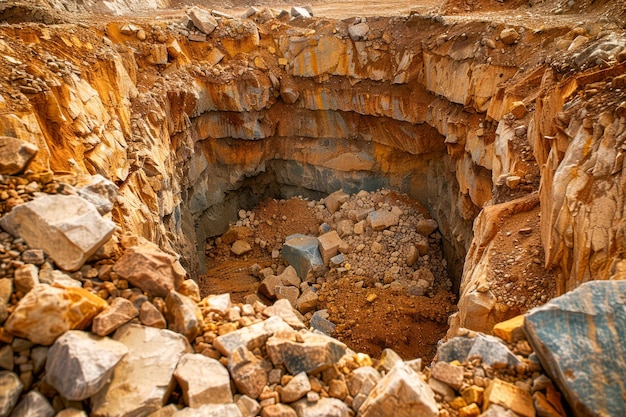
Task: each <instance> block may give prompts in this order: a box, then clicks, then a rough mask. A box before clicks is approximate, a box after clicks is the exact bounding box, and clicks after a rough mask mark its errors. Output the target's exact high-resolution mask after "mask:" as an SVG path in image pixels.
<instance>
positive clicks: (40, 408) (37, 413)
mask: <svg viewBox="0 0 626 417" xmlns="http://www.w3.org/2000/svg"><path fill="white" fill-rule="evenodd" d="M55 414H56V411H55V410H54V408H52V406H51V405H50V403H49V402H48V400H47V399H46V397H44V396H43V395H41V394H40V393H39V392H37V391H30V392H28V393H27V394H26V395H25V396H24V398H22V401H20V402H19V403H18V404H17V405H16V406H15V408H14V409H13V412H12V413H11V417H53V416H54V415H55Z"/></svg>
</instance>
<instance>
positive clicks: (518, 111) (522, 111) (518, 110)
mask: <svg viewBox="0 0 626 417" xmlns="http://www.w3.org/2000/svg"><path fill="white" fill-rule="evenodd" d="M527 111H528V110H527V109H526V105H525V104H524V102H523V101H514V102H513V107H511V114H512V115H513V117H515V118H516V119H517V120H519V119H522V118H523V117H524V116H526V112H527Z"/></svg>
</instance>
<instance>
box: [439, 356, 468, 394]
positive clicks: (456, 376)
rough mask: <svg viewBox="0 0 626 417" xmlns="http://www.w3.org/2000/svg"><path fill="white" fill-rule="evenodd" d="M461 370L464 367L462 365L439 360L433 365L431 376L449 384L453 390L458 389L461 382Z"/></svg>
mask: <svg viewBox="0 0 626 417" xmlns="http://www.w3.org/2000/svg"><path fill="white" fill-rule="evenodd" d="M463 371H464V368H463V367H462V366H456V365H451V364H449V363H447V362H442V361H439V362H437V363H436V364H435V366H433V368H432V370H431V376H432V377H433V378H436V379H438V380H439V381H441V382H443V383H446V384H448V385H450V386H451V387H452V388H454V389H455V390H458V389H460V388H461V385H462V384H463Z"/></svg>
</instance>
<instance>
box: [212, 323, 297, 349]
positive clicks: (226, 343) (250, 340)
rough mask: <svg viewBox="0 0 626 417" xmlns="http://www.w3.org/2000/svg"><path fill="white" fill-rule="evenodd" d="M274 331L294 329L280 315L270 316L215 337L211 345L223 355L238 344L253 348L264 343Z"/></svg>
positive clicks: (290, 330)
mask: <svg viewBox="0 0 626 417" xmlns="http://www.w3.org/2000/svg"><path fill="white" fill-rule="evenodd" d="M276 331H280V332H293V331H294V330H293V329H292V328H291V326H289V325H288V324H287V323H285V322H284V321H283V319H281V318H280V317H270V318H268V319H267V320H265V321H262V322H260V323H255V324H253V325H252V326H248V327H243V328H241V329H238V330H236V331H234V332H230V333H227V334H225V335H222V336H218V337H216V338H215V341H214V342H213V345H214V346H215V348H216V349H217V350H219V351H220V352H221V353H222V354H223V355H225V356H229V355H230V354H231V352H232V351H233V350H235V349H236V348H237V347H239V346H245V347H247V348H248V349H251V350H254V349H256V348H258V347H261V346H263V345H264V344H265V342H266V340H267V339H268V338H269V337H270V336H271V335H272V334H273V333H274V332H276Z"/></svg>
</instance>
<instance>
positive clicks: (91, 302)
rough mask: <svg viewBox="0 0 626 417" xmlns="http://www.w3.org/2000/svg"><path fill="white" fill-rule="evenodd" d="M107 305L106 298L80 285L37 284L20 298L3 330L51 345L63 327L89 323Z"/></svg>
mask: <svg viewBox="0 0 626 417" xmlns="http://www.w3.org/2000/svg"><path fill="white" fill-rule="evenodd" d="M106 307H108V304H107V302H106V301H104V300H103V299H102V298H100V297H98V296H96V295H94V294H92V293H90V292H89V291H87V290H85V289H83V288H55V287H51V286H49V285H47V284H40V285H37V286H36V287H35V288H33V289H32V290H31V291H29V292H28V294H26V295H25V296H24V298H22V299H21V300H20V302H19V303H18V304H17V307H16V308H15V310H14V311H13V313H12V314H11V315H10V316H9V318H8V319H7V321H6V323H5V330H7V331H8V332H9V333H11V334H13V335H15V336H18V337H21V338H24V339H28V340H30V341H31V342H33V343H36V344H39V345H51V344H52V343H54V341H55V340H56V338H57V337H59V336H61V335H62V334H63V333H65V332H66V331H68V330H70V329H78V330H81V329H84V328H86V327H87V326H89V325H90V324H91V322H92V320H93V318H94V317H95V316H96V315H97V314H98V313H99V312H101V311H102V310H104V309H105V308H106Z"/></svg>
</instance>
